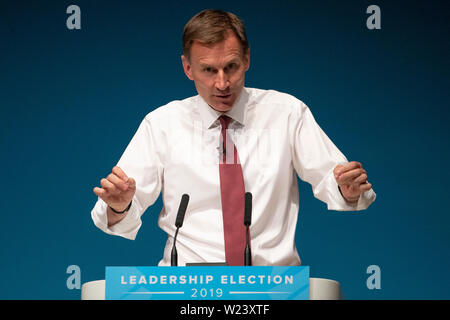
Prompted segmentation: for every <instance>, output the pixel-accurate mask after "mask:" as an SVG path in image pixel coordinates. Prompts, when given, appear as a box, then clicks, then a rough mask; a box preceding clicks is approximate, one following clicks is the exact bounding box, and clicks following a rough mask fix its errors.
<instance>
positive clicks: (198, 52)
mask: <svg viewBox="0 0 450 320" xmlns="http://www.w3.org/2000/svg"><path fill="white" fill-rule="evenodd" d="M190 58H191V61H192V62H193V63H201V64H214V63H220V62H226V61H229V60H235V59H241V58H242V46H241V43H240V42H239V39H238V38H237V37H236V36H235V35H230V36H228V37H227V38H225V40H224V41H222V42H218V43H214V44H204V43H201V42H199V41H194V43H193V44H192V46H191V52H190Z"/></svg>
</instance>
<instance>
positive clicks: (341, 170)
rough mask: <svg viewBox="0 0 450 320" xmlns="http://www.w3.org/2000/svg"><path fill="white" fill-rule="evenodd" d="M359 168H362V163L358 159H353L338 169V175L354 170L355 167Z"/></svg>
mask: <svg viewBox="0 0 450 320" xmlns="http://www.w3.org/2000/svg"><path fill="white" fill-rule="evenodd" d="M357 168H362V164H361V163H359V162H358V161H351V162H348V163H346V164H344V165H342V166H341V167H340V168H339V169H338V170H337V172H336V173H337V175H341V174H343V173H345V172H347V171H350V170H353V169H357Z"/></svg>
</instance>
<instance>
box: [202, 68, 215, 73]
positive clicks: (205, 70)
mask: <svg viewBox="0 0 450 320" xmlns="http://www.w3.org/2000/svg"><path fill="white" fill-rule="evenodd" d="M203 71H204V72H207V73H211V72H212V71H213V70H212V68H211V67H205V68H203Z"/></svg>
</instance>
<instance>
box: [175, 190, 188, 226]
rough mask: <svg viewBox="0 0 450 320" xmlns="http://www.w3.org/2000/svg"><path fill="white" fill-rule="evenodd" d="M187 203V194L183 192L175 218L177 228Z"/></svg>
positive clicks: (180, 224) (182, 218)
mask: <svg viewBox="0 0 450 320" xmlns="http://www.w3.org/2000/svg"><path fill="white" fill-rule="evenodd" d="M188 203H189V196H188V195H187V194H183V196H182V197H181V202H180V206H179V207H178V214H177V219H176V220H175V226H176V227H177V228H181V226H182V225H183V221H184V214H185V213H186V209H187V205H188Z"/></svg>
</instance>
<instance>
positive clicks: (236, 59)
mask: <svg viewBox="0 0 450 320" xmlns="http://www.w3.org/2000/svg"><path fill="white" fill-rule="evenodd" d="M239 62H240V59H239V58H234V59H231V60H230V61H228V62H227V63H226V64H225V65H226V66H227V65H229V64H230V63H239ZM199 65H200V67H201V68H215V67H214V66H212V65H210V64H208V63H202V62H200V63H199Z"/></svg>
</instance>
